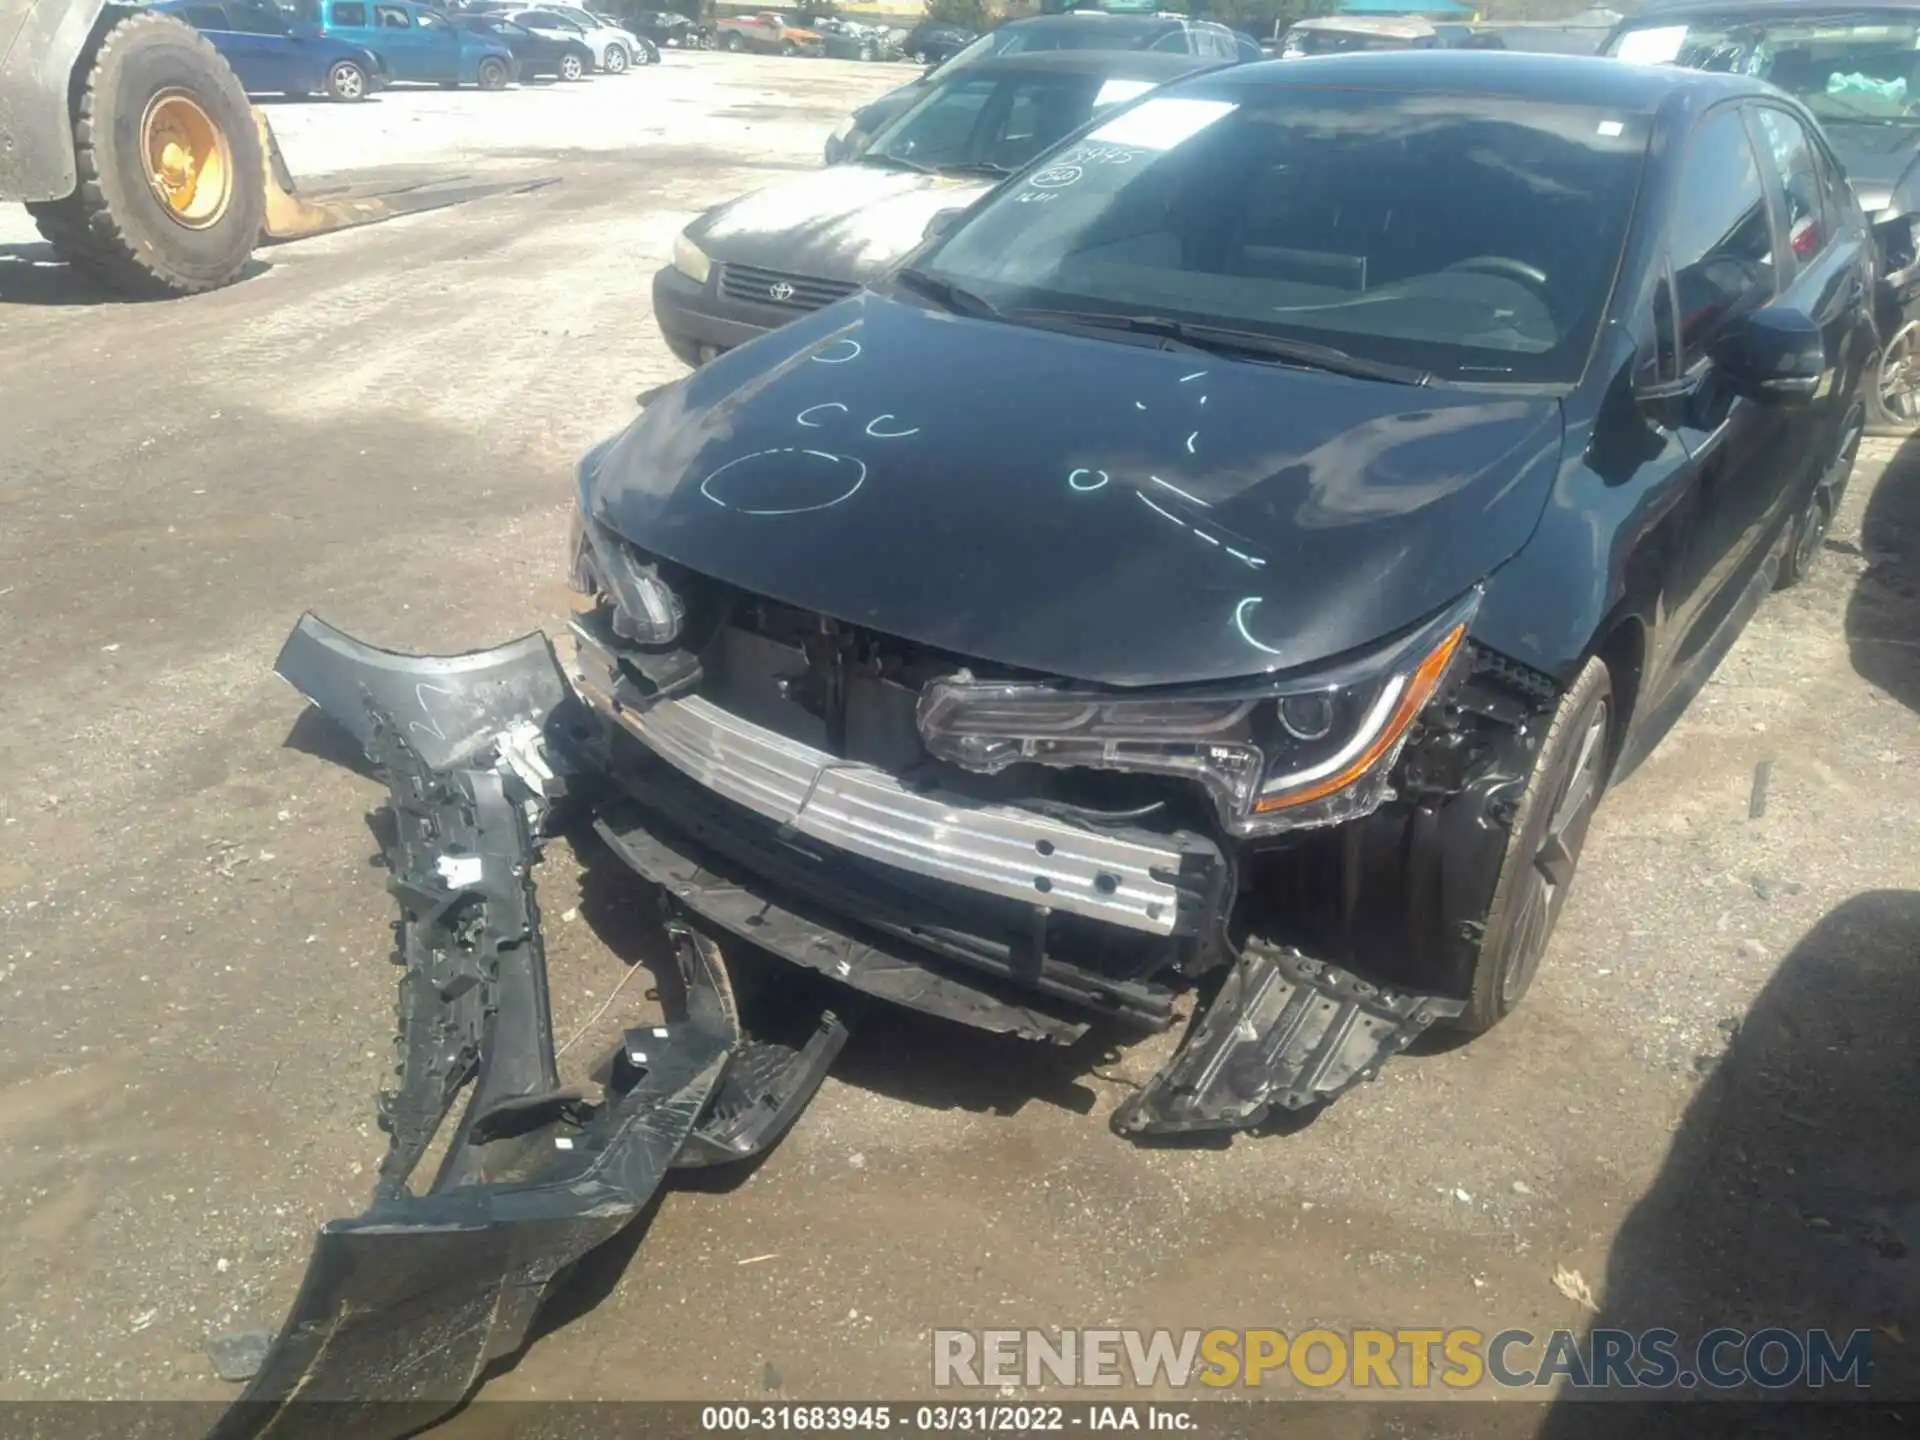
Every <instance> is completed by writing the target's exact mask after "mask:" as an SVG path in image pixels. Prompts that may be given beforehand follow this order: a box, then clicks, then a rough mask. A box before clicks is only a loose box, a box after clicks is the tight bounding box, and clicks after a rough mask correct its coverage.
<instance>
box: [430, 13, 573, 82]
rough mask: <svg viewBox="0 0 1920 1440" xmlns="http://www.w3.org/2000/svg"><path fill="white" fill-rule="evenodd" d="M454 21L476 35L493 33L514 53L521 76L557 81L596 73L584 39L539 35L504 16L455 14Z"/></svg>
mask: <svg viewBox="0 0 1920 1440" xmlns="http://www.w3.org/2000/svg"><path fill="white" fill-rule="evenodd" d="M453 23H454V24H455V25H457V26H459V28H460V29H462V30H470V31H472V32H473V33H475V34H477V35H491V36H493V37H494V38H495V39H496V40H498V41H500V42H501V44H503V45H505V46H506V47H507V48H508V49H509V50H511V51H512V52H513V58H514V60H515V62H516V63H517V64H518V65H519V67H520V78H521V79H523V80H527V79H531V78H533V77H534V76H536V75H551V76H553V77H554V78H555V79H557V80H581V79H584V78H585V77H587V76H588V75H591V74H592V73H593V51H592V50H590V49H589V48H588V47H587V45H586V42H585V41H581V40H560V39H555V38H553V37H551V36H548V35H536V34H534V33H533V31H531V30H529V29H527V27H526V26H524V25H516V24H514V23H513V21H511V20H509V19H507V18H506V17H505V16H504V15H456V16H454V17H453Z"/></svg>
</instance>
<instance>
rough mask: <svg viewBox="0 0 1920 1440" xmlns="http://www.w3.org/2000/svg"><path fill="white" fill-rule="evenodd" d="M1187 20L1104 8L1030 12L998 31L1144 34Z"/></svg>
mask: <svg viewBox="0 0 1920 1440" xmlns="http://www.w3.org/2000/svg"><path fill="white" fill-rule="evenodd" d="M1185 23H1187V22H1186V21H1185V20H1183V19H1182V18H1181V17H1180V16H1178V15H1109V14H1107V13H1106V12H1105V11H1104V10H1069V11H1068V12H1067V13H1066V14H1064V15H1029V16H1028V17H1027V18H1026V19H1024V20H1009V21H1008V22H1007V23H1006V24H1005V25H1002V26H1000V27H999V29H1000V30H1002V31H1006V30H1086V29H1088V28H1090V27H1092V26H1095V25H1098V26H1101V27H1102V28H1104V29H1108V30H1111V31H1113V33H1114V34H1115V35H1124V34H1127V33H1128V32H1130V31H1131V32H1133V33H1135V34H1139V35H1147V34H1151V33H1153V32H1156V31H1160V30H1172V29H1177V28H1179V27H1180V26H1181V25H1183V24H1185Z"/></svg>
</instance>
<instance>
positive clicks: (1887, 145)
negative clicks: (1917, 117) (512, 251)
mask: <svg viewBox="0 0 1920 1440" xmlns="http://www.w3.org/2000/svg"><path fill="white" fill-rule="evenodd" d="M1820 127H1821V129H1823V130H1825V131H1826V134H1827V139H1828V141H1829V142H1830V143H1831V144H1832V146H1833V153H1834V154H1835V155H1837V156H1838V157H1839V159H1840V163H1841V164H1842V165H1844V166H1845V167H1846V170H1847V179H1849V180H1850V181H1852V182H1853V193H1854V194H1855V195H1856V196H1858V197H1859V200H1860V208H1861V209H1862V210H1864V211H1866V212H1867V215H1868V217H1869V218H1871V217H1872V216H1873V215H1875V214H1876V213H1877V212H1879V211H1881V210H1884V209H1886V207H1887V203H1888V201H1889V199H1890V198H1891V196H1892V194H1893V187H1894V185H1895V183H1896V182H1898V180H1899V179H1900V177H1901V175H1902V174H1904V173H1905V172H1906V169H1907V167H1908V166H1909V165H1910V164H1912V163H1913V158H1914V156H1915V154H1916V153H1920V126H1912V125H1850V124H1848V123H1847V122H1846V121H1844V120H1833V119H1825V120H1822V121H1821V122H1820Z"/></svg>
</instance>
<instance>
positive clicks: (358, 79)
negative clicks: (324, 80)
mask: <svg viewBox="0 0 1920 1440" xmlns="http://www.w3.org/2000/svg"><path fill="white" fill-rule="evenodd" d="M365 89H366V80H365V79H364V78H363V77H362V76H361V74H360V72H359V71H358V70H356V69H354V68H353V66H351V65H342V66H341V67H340V68H339V69H338V70H336V71H334V72H333V93H334V94H336V95H338V96H339V97H340V98H341V99H342V100H358V99H359V98H360V95H361V93H362V91H364V90H365Z"/></svg>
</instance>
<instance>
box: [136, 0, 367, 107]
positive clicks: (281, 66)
mask: <svg viewBox="0 0 1920 1440" xmlns="http://www.w3.org/2000/svg"><path fill="white" fill-rule="evenodd" d="M152 8H153V9H155V10H160V11H164V12H165V13H167V14H169V15H174V16H177V17H178V18H180V19H182V20H184V21H186V22H187V23H188V24H189V25H191V26H193V28H194V29H196V30H198V31H199V32H200V33H201V34H202V35H204V36H206V37H207V40H208V41H209V42H210V43H211V44H212V45H213V48H214V49H216V50H218V51H219V52H220V53H221V54H222V55H223V56H225V57H226V61H227V64H228V65H230V66H232V67H233V73H234V74H236V75H238V76H239V77H240V84H241V86H242V87H243V88H244V89H245V90H246V92H247V93H248V94H249V95H264V94H272V95H312V94H314V93H315V92H324V93H325V94H326V95H327V96H328V97H329V98H331V99H334V100H346V101H352V100H364V99H366V98H367V96H369V95H371V94H372V93H373V92H374V91H376V90H378V89H380V88H382V87H383V86H384V85H385V84H386V83H387V81H388V80H389V79H391V78H392V77H391V76H390V75H389V74H388V72H387V67H386V65H385V64H384V63H383V62H382V61H381V59H380V57H379V56H377V55H375V54H374V53H373V52H371V51H369V50H367V49H366V48H365V47H363V46H360V45H354V44H350V43H348V42H347V41H344V40H336V39H332V38H330V37H328V36H326V35H322V34H321V33H320V32H319V31H318V30H316V29H314V28H313V27H311V26H301V25H299V24H297V23H296V22H295V21H294V20H293V19H292V17H291V16H289V15H288V13H287V12H286V11H284V10H282V9H281V8H280V7H279V6H278V5H274V4H271V3H269V0H167V3H165V4H160V5H155V6H153V7H152Z"/></svg>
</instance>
